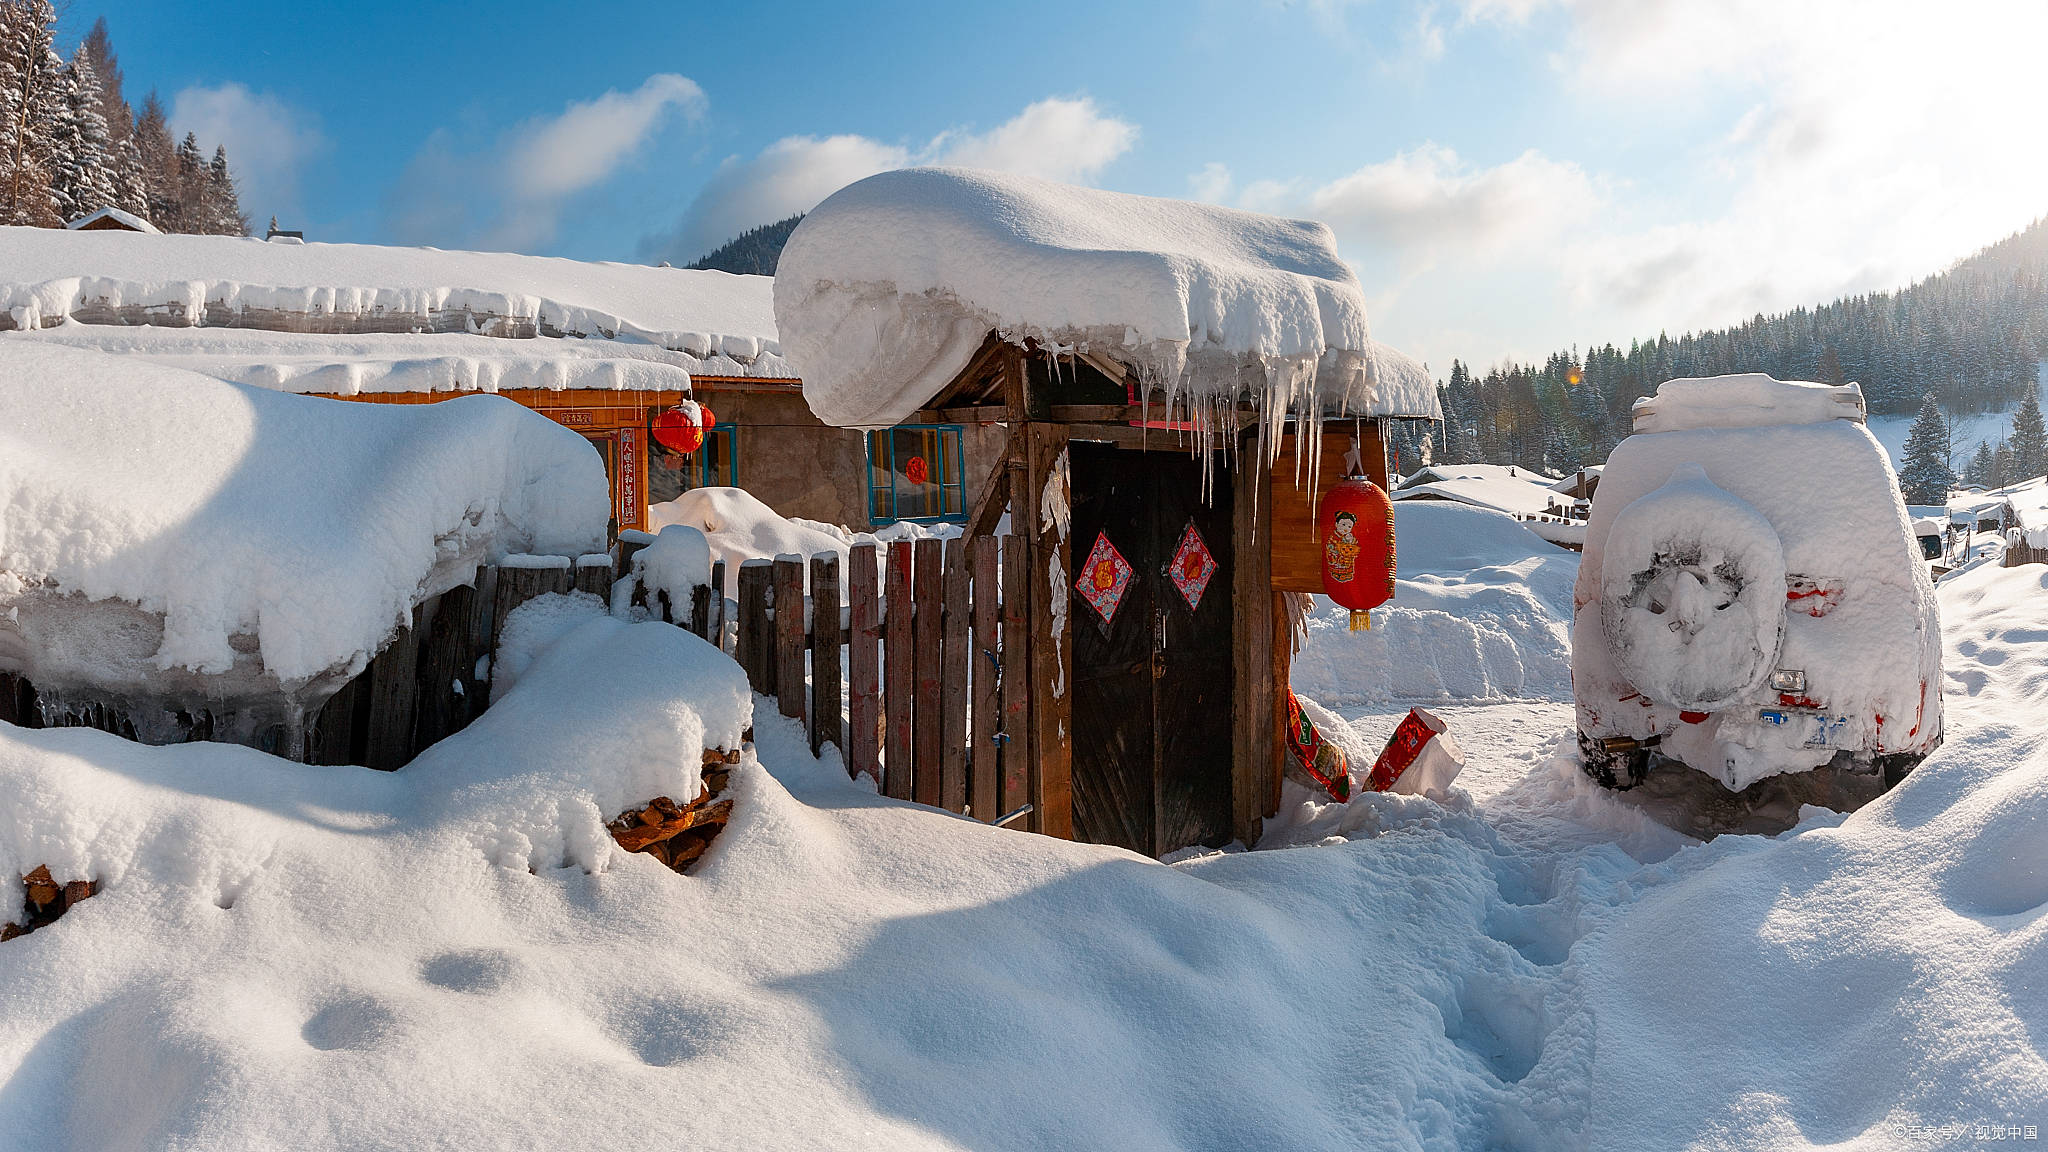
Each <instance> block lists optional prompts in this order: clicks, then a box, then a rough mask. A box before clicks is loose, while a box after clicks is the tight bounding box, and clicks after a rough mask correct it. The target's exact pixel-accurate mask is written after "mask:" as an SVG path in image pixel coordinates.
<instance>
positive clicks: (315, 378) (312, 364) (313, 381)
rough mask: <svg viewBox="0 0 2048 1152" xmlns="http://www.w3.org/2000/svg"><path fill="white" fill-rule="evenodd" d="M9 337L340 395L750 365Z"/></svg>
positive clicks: (495, 350) (722, 372) (631, 377)
mask: <svg viewBox="0 0 2048 1152" xmlns="http://www.w3.org/2000/svg"><path fill="white" fill-rule="evenodd" d="M0 341H19V342H23V343H31V344H50V345H61V346H64V347H68V348H86V349H92V350H94V351H100V352H111V353H114V354H117V355H121V356H134V357H139V358H141V359H144V360H149V361H151V362H153V363H157V364H164V365H168V366H170V367H174V368H184V369H189V370H190V371H194V372H200V373H204V374H205V375H208V376H217V377H219V378H220V379H223V380H232V381H234V382H236V383H238V384H252V385H255V386H256V387H259V388H269V389H271V390H273V391H279V392H309V393H321V394H327V395H339V396H353V395H358V394H361V393H367V392H501V391H505V390H507V389H512V388H544V389H556V390H559V389H564V388H599V389H609V390H647V391H670V392H688V391H690V384H691V374H692V373H693V372H694V373H696V374H698V375H711V376H727V375H731V376H739V375H745V374H746V372H747V371H748V369H749V368H750V366H749V365H742V364H740V363H738V362H736V361H733V360H730V359H727V358H725V357H712V358H710V359H706V360H698V359H695V358H693V357H689V356H685V355H683V354H682V353H680V352H670V351H668V350H667V349H665V348H660V347H657V346H655V345H653V344H643V343H640V342H638V341H630V340H579V339H565V338H557V337H548V336H538V337H534V338H531V339H524V340H506V339H502V338H499V337H495V336H478V335H474V334H470V333H463V332H449V333H440V334H434V333H410V332H373V333H367V334H363V335H331V334H326V333H301V332H267V331H260V330H257V329H251V328H164V327H157V326H155V325H111V324H76V323H68V324H62V325H59V326H57V327H55V328H39V329H35V330H33V331H29V332H13V333H8V334H6V335H0ZM757 363H758V362H757Z"/></svg>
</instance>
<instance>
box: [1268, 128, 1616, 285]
mask: <svg viewBox="0 0 2048 1152" xmlns="http://www.w3.org/2000/svg"><path fill="white" fill-rule="evenodd" d="M1605 199H1606V193H1605V192H1604V191H1603V190H1602V189H1601V188H1600V187H1599V186H1598V185H1597V183H1596V182H1595V181H1594V180H1593V179H1592V178H1591V177H1590V176H1588V175H1587V174H1586V173H1585V171H1584V170H1582V169H1581V168H1579V166H1578V165H1576V164H1571V163H1567V162H1562V161H1557V160H1552V159H1550V158H1549V157H1546V156H1544V155H1543V154H1542V153H1540V152H1536V151H1534V150H1531V151H1528V152H1524V153H1522V154H1521V155H1520V156H1517V157H1515V158H1514V159H1513V160H1510V161H1507V162H1506V163H1503V164H1499V165H1495V166H1494V167H1491V168H1474V167H1471V166H1469V165H1466V164H1464V163H1462V162H1461V161H1460V160H1459V159H1458V156H1457V154H1456V153H1455V152H1453V151H1451V150H1450V149H1449V148H1445V147H1442V146H1440V145H1436V144H1425V145H1423V146H1422V147H1420V148H1416V149H1414V150H1412V151H1408V152H1403V153H1401V154H1399V155H1397V156H1395V157H1393V158H1392V159H1390V160H1385V161H1382V162H1380V163H1378V164H1371V165H1367V166H1366V167H1364V168H1360V169H1359V170H1358V171H1356V172H1353V173H1351V174H1350V175H1348V176H1343V177H1340V178H1339V179H1336V180H1333V181H1331V182H1330V183H1328V184H1325V185H1323V186H1321V187H1319V188H1316V189H1314V190H1313V191H1311V192H1310V193H1309V194H1308V195H1307V196H1306V197H1304V198H1303V201H1302V204H1301V210H1303V211H1305V212H1306V213H1307V214H1308V215H1310V216H1313V217H1315V218H1316V219H1319V220H1322V221H1324V222H1325V223H1327V224H1329V225H1330V227H1331V228H1333V229H1335V230H1336V231H1337V233H1338V235H1339V236H1341V237H1343V239H1344V241H1345V243H1346V244H1347V245H1349V246H1352V247H1355V248H1357V249H1359V250H1363V251H1370V252H1374V253H1384V254H1389V255H1394V256H1397V257H1399V258H1400V259H1401V260H1402V261H1403V262H1404V263H1405V264H1407V265H1408V266H1410V267H1411V268H1412V267H1413V266H1415V265H1427V264H1433V263H1435V262H1436V261H1437V260H1438V259H1440V258H1442V257H1443V256H1445V255H1447V254H1460V255H1466V256H1483V255H1492V254H1495V253H1497V252H1500V251H1502V250H1505V249H1518V250H1525V251H1526V250H1530V249H1540V248H1544V247H1548V246H1553V245H1555V244H1557V243H1559V242H1560V240H1561V239H1562V238H1563V237H1564V236H1565V235H1566V234H1568V233H1569V232H1571V231H1572V230H1574V229H1577V228H1580V227H1582V226H1583V225H1584V224H1585V223H1586V222H1587V221H1589V220H1590V219H1591V218H1592V217H1593V216H1594V214H1595V213H1597V212H1598V211H1599V210H1600V207H1601V205H1602V204H1603V202H1604V201H1605Z"/></svg>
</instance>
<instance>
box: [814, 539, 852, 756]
mask: <svg viewBox="0 0 2048 1152" xmlns="http://www.w3.org/2000/svg"><path fill="white" fill-rule="evenodd" d="M841 639H842V637H841V636H840V633H839V557H837V556H813V557H811V755H813V756H816V755H817V754H818V751H819V749H821V748H823V747H824V746H825V745H827V744H831V745H834V746H836V747H837V748H838V749H839V750H840V751H841V752H842V753H843V752H845V751H846V738H845V737H844V736H842V735H841V734H840V731H839V725H840V713H839V644H840V641H841Z"/></svg>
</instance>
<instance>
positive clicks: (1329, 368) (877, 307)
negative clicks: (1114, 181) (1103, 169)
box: [775, 168, 1437, 427]
mask: <svg viewBox="0 0 2048 1152" xmlns="http://www.w3.org/2000/svg"><path fill="white" fill-rule="evenodd" d="M1365 312H1366V309H1365V294H1364V292H1363V291H1361V289H1360V287H1359V283H1358V278H1357V277H1356V276H1355V275H1354V274H1353V273H1352V271H1351V268H1350V266H1349V265H1347V264H1346V263H1345V262H1344V261H1343V260H1342V259H1341V258H1340V257H1339V256H1338V255H1337V250H1336V243H1335V238H1334V237H1333V236H1332V234H1331V232H1330V230H1329V228H1328V227H1327V226H1326V225H1323V224H1320V223H1316V222H1313V221H1306V220H1283V219H1278V218H1275V217H1271V216H1262V215H1258V214H1255V213H1251V212H1241V211H1236V210H1233V209H1228V208H1218V207H1214V206H1211V205H1207V204H1193V203H1187V202H1184V201H1177V200H1164V199H1157V198H1154V197H1149V196H1131V195H1125V194H1122V193H1116V192H1103V191H1098V190H1096V189H1090V188H1077V187H1073V186H1070V185H1065V184H1058V183H1054V182H1052V181H1049V180H1041V179H1036V178H1032V177H1025V176H1012V175H1002V174H997V173H992V172H982V171H974V170H969V169H963V168H912V169H904V170H900V171H894V172H885V173H882V174H880V175H877V176H871V177H869V178H867V179H865V180H861V181H859V182H857V183H854V184H851V185H849V186H847V187H845V188H842V189H840V190H839V191H838V192H836V193H834V194H833V195H832V196H831V197H830V198H828V199H827V200H826V201H825V202H824V203H823V204H821V205H819V206H818V207H817V208H816V209H815V210H813V211H812V212H811V213H810V214H809V215H808V216H806V217H804V221H803V223H801V224H799V225H798V226H797V228H796V231H795V232H794V233H793V234H792V235H791V236H790V239H789V244H788V246H787V247H786V248H784V250H783V253H782V259H781V264H780V266H779V268H778V270H777V272H776V277H775V314H776V322H777V325H778V328H779V330H780V332H781V334H782V339H783V346H784V348H785V349H786V352H787V355H788V357H789V359H790V361H791V363H792V364H794V365H795V366H796V368H797V372H798V374H799V375H801V376H802V377H803V378H804V395H805V398H806V399H807V400H808V401H809V402H810V405H811V409H812V411H814V412H815V413H817V415H818V417H819V418H820V419H822V420H823V421H825V422H826V423H827V424H833V425H839V426H843V427H880V426H886V425H890V424H894V423H897V422H899V421H901V420H903V419H905V418H906V417H908V416H909V415H910V414H911V413H912V412H914V411H916V410H917V409H918V408H920V407H922V406H923V405H925V404H926V403H927V402H928V401H930V400H932V399H933V398H934V397H936V396H937V395H938V394H939V392H940V391H941V390H943V389H944V388H945V387H946V386H947V385H948V384H950V383H951V382H952V381H953V380H954V379H955V378H956V377H957V376H958V375H959V374H960V372H961V371H962V370H963V369H965V368H966V367H967V365H968V363H969V361H970V359H971V358H972V357H973V355H974V354H975V352H976V351H977V350H979V349H980V347H981V346H982V344H983V342H984V340H985V339H986V338H987V336H988V334H989V333H990V332H991V331H994V332H996V333H998V334H999V335H1000V336H1001V337H1002V338H1004V339H1006V340H1011V341H1015V342H1022V341H1024V340H1027V339H1029V340H1033V341H1036V342H1037V343H1038V344H1039V345H1040V346H1042V347H1048V348H1059V349H1063V350H1066V349H1071V350H1075V351H1080V352H1088V353H1092V354H1096V355H1101V356H1106V357H1109V358H1111V359H1114V360H1117V361H1119V362H1121V363H1124V364H1126V365H1129V366H1130V367H1131V368H1133V369H1135V370H1136V372H1137V374H1138V375H1139V377H1140V378H1141V379H1142V380H1143V381H1144V382H1145V383H1146V384H1148V385H1156V386H1161V387H1165V388H1167V389H1169V390H1170V391H1173V392H1175V393H1177V394H1181V395H1186V396H1188V397H1189V398H1190V399H1191V400H1193V401H1195V402H1196V406H1197V407H1199V406H1200V405H1202V404H1223V403H1234V402H1235V400H1236V397H1237V394H1238V391H1239V390H1240V389H1244V388H1249V389H1250V390H1251V392H1252V394H1253V396H1254V397H1256V398H1257V399H1258V400H1259V402H1260V404H1261V406H1262V409H1263V411H1264V412H1265V413H1266V415H1267V418H1268V419H1269V420H1271V421H1273V422H1275V423H1277V422H1278V420H1279V419H1280V418H1282V417H1283V416H1284V415H1285V413H1286V412H1287V411H1288V410H1289V409H1290V408H1294V407H1297V406H1299V407H1301V408H1304V409H1306V410H1309V411H1311V412H1314V411H1320V410H1321V409H1324V408H1343V409H1344V410H1345V411H1348V412H1355V413H1360V414H1367V415H1372V414H1397V413H1398V414H1402V415H1418V416H1431V415H1435V414H1436V413H1437V408H1436V394H1435V388H1434V386H1433V384H1430V383H1429V381H1428V374H1427V373H1426V372H1423V371H1421V369H1420V366H1419V365H1414V364H1413V362H1412V361H1409V360H1407V358H1405V357H1400V358H1398V359H1397V358H1396V357H1395V356H1394V355H1393V354H1391V353H1386V354H1383V355H1382V356H1381V357H1379V361H1380V363H1381V364H1382V365H1384V366H1383V367H1382V368H1381V370H1380V371H1379V372H1378V373H1375V372H1374V368H1373V365H1374V363H1375V356H1374V352H1375V346H1374V345H1373V343H1372V341H1371V339H1370V337H1369V335H1368V333H1367V329H1366V315H1365ZM1375 375H1377V376H1378V377H1380V379H1379V381H1377V382H1376V381H1375V379H1374V377H1375ZM1376 383H1378V384H1379V385H1380V386H1381V387H1383V388H1384V392H1381V391H1380V390H1379V389H1377V388H1376V387H1375V384H1376Z"/></svg>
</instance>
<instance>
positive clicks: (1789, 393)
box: [1629, 372, 1864, 432]
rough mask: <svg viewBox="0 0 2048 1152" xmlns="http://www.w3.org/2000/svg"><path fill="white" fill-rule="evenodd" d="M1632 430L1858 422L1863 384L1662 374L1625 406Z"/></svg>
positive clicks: (1758, 374)
mask: <svg viewBox="0 0 2048 1152" xmlns="http://www.w3.org/2000/svg"><path fill="white" fill-rule="evenodd" d="M1629 414H1630V416H1631V417H1632V418H1633V419H1634V421H1635V430H1636V431H1637V432H1682V431H1685V430H1687V429H1693V428H1764V427H1772V426H1778V425H1791V424H1816V423H1824V422H1826V421H1829V420H1854V421H1857V422H1859V423H1860V422H1862V420H1863V415H1864V407H1863V389H1862V388H1861V387H1859V386H1857V385H1855V384H1816V383H1813V382H1812V381H1808V380H1775V379H1772V378H1771V377H1769V376H1766V375H1764V374H1763V373H1761V372H1743V373H1737V374H1734V375H1730V376H1706V377H1688V378H1685V379H1681V380H1666V381H1665V382H1664V383H1662V384H1660V385H1658V386H1657V394H1656V395H1655V396H1645V397H1642V398H1641V399H1638V400H1637V401H1636V402H1635V404H1634V405H1632V406H1631V407H1630V409H1629Z"/></svg>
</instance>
